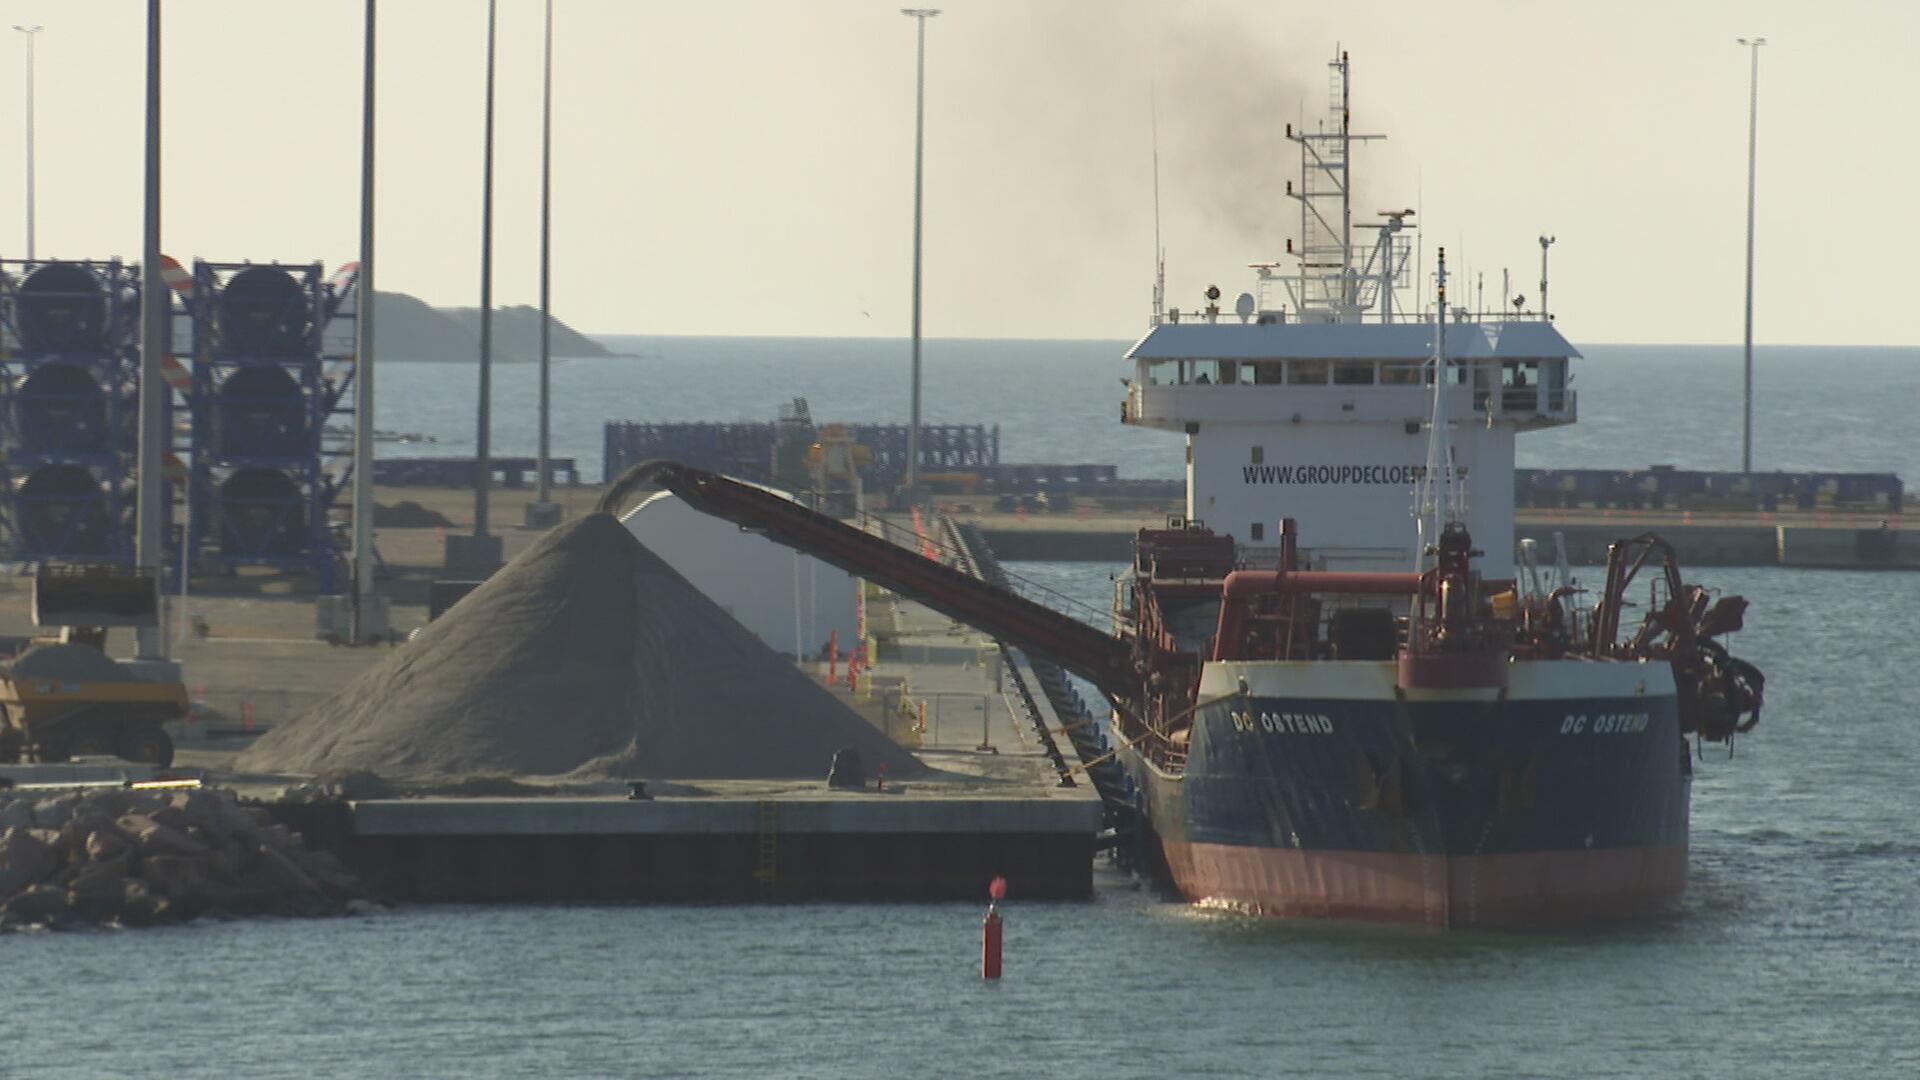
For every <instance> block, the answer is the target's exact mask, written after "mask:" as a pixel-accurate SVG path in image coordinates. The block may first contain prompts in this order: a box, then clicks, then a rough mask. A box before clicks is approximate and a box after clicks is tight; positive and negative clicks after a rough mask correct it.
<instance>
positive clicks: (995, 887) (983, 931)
mask: <svg viewBox="0 0 1920 1080" xmlns="http://www.w3.org/2000/svg"><path fill="white" fill-rule="evenodd" d="M987 896H988V898H989V899H988V901H987V917H986V918H984V919H982V920H981V921H980V977H981V978H982V979H997V978H999V977H1000V930H1001V926H1000V911H999V908H998V904H999V903H1000V901H1002V900H1005V899H1006V898H1007V879H1006V878H1003V877H996V878H994V879H993V882H992V884H990V885H988V886H987Z"/></svg>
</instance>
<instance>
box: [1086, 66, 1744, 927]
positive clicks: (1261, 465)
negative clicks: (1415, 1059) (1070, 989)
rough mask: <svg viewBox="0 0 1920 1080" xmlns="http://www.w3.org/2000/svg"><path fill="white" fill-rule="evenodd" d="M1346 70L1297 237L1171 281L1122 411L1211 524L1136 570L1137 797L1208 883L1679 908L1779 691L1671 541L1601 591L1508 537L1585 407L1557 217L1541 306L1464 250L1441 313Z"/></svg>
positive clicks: (1251, 898)
mask: <svg viewBox="0 0 1920 1080" xmlns="http://www.w3.org/2000/svg"><path fill="white" fill-rule="evenodd" d="M1330 74H1331V79H1330V83H1331V86H1332V88H1333V94H1332V97H1333V102H1332V108H1331V110H1330V114H1329V116H1328V118H1327V119H1326V120H1325V121H1324V122H1323V123H1321V124H1320V125H1317V126H1316V128H1315V129H1314V130H1311V131H1308V130H1299V131H1296V130H1294V129H1293V127H1292V125H1289V126H1288V129H1287V136H1288V138H1289V139H1290V141H1292V142H1293V143H1294V144H1296V146H1297V147H1298V149H1299V151H1300V157H1301V167H1300V175H1299V178H1298V180H1297V181H1296V182H1289V183H1287V185H1286V194H1287V195H1288V196H1289V197H1291V198H1292V199H1293V200H1294V201H1296V202H1297V203H1298V204H1299V208H1300V233H1299V239H1298V244H1297V246H1296V244H1295V242H1292V241H1290V242H1289V243H1288V254H1289V256H1291V261H1290V263H1288V264H1277V263H1263V264H1254V266H1253V270H1254V272H1255V283H1254V289H1253V291H1250V292H1247V293H1244V294H1242V295H1241V296H1240V297H1239V298H1238V300H1237V302H1236V303H1235V304H1234V305H1233V310H1232V312H1231V314H1223V313H1222V311H1221V306H1220V303H1219V300H1220V293H1219V290H1218V289H1217V288H1209V290H1208V293H1207V303H1206V304H1205V305H1204V306H1203V307H1201V308H1200V309H1199V310H1197V311H1194V312H1189V313H1182V312H1180V311H1179V310H1177V309H1173V310H1164V311H1163V310H1161V309H1160V296H1161V290H1160V288H1159V287H1158V286H1156V290H1155V310H1154V313H1153V318H1152V325H1151V328H1150V329H1149V331H1148V332H1147V334H1146V335H1145V336H1144V337H1142V338H1141V339H1140V340H1139V342H1138V343H1137V344H1136V345H1135V346H1134V347H1133V349H1132V350H1131V352H1130V353H1129V354H1128V355H1129V358H1130V359H1131V360H1132V362H1133V371H1132V376H1131V378H1130V379H1129V380H1128V391H1127V397H1126V401H1125V405H1124V407H1123V411H1122V421H1123V422H1125V423H1128V424H1133V425H1138V426H1141V427H1145V428H1151V429H1157V430H1161V431H1169V432H1175V433H1179V434H1182V435H1184V437H1185V439H1186V447H1187V454H1186V460H1187V503H1186V507H1185V517H1184V520H1178V521H1174V522H1171V523H1170V527H1169V528H1167V529H1164V530H1150V531H1146V532H1142V533H1141V534H1140V537H1139V540H1138V545H1137V549H1136V553H1135V560H1134V567H1133V573H1132V574H1131V575H1130V576H1128V577H1127V578H1125V579H1123V580H1121V581H1120V582H1119V587H1118V588H1117V590H1116V603H1115V621H1116V630H1117V632H1118V634H1119V636H1120V637H1122V638H1123V639H1125V640H1129V641H1131V642H1134V643H1135V646H1136V656H1137V657H1139V658H1141V660H1142V662H1143V664H1144V666H1145V667H1146V668H1147V669H1149V671H1150V674H1149V676H1148V678H1147V679H1146V680H1145V681H1144V683H1143V685H1142V687H1141V692H1140V694H1138V695H1137V696H1136V699H1135V700H1134V701H1132V702H1129V703H1128V706H1127V707H1124V708H1120V709H1117V710H1116V712H1115V720H1114V723H1115V730H1116V733H1117V734H1118V736H1119V738H1120V741H1121V747H1122V748H1121V751H1120V758H1121V760H1122V762H1123V763H1124V765H1125V768H1126V772H1127V775H1128V777H1129V778H1130V781H1131V787H1132V789H1133V798H1134V799H1135V800H1136V801H1137V802H1138V804H1139V807H1140V810H1141V813H1142V816H1143V817H1144V819H1145V821H1146V822H1147V824H1148V825H1149V826H1150V828H1151V831H1152V833H1153V834H1154V837H1155V839H1156V840H1157V849H1158V852H1159V854H1160V856H1161V858H1162V860H1163V861H1164V865H1165V870H1166V873H1167V875H1168V876H1169V878H1170V880H1171V881H1172V883H1173V885H1174V886H1175V887H1176V888H1177V889H1178V891H1179V892H1180V893H1181V894H1182V895H1183V896H1185V897H1186V898H1188V899H1189V900H1192V901H1195V902H1198V903H1204V904H1209V905H1219V906H1224V907H1229V908H1234V909H1241V910H1246V911H1251V912H1256V913H1260V914H1266V915H1277V916H1300V917H1330V918H1346V919H1360V920H1369V921H1389V922H1403V923H1418V924H1424V925H1428V926H1433V927H1444V928H1454V927H1495V926H1512V925H1526V924H1540V923H1567V922H1584V921H1591V920H1597V919H1606V918H1613V917H1622V916H1633V915H1643V914H1647V913H1651V912H1656V911H1659V910H1661V909H1664V908H1669V907H1671V906H1672V905H1674V904H1675V902H1676V901H1678V899H1679V898H1680V896H1681V894H1682V893H1683V891H1684V889H1685V887H1686V877H1687V853H1688V812H1689V793H1690V787H1691V783H1692V775H1693V769H1692V766H1693V761H1694V757H1695V752H1696V748H1697V745H1698V742H1699V741H1702V740H1706V741H1716V740H1717V741H1724V740H1728V739H1731V738H1732V737H1733V736H1734V735H1736V734H1738V733H1741V732H1744V731H1746V730H1748V729H1749V728H1750V727H1751V726H1752V724H1753V722H1754V721H1755V719H1756V718H1757V716H1758V711H1759V707H1760V702H1761V687H1762V679H1761V676H1760V673H1759V672H1758V671H1757V670H1755V669H1753V668H1752V667H1751V666H1750V665H1747V664H1745V663H1743V662H1741V661H1738V660H1735V659H1734V658H1732V657H1730V656H1728V655H1727V653H1726V650H1725V648H1724V647H1723V646H1722V645H1720V644H1719V643H1718V642H1717V641H1716V640H1715V639H1716V638H1717V637H1719V636H1721V635H1724V634H1726V633H1729V632H1731V631H1732V630H1734V629H1737V628H1738V627H1739V625H1740V621H1741V615H1742V612H1743V611H1744V609H1745V606H1746V604H1745V601H1744V600H1741V599H1740V598H1738V597H1723V598H1720V599H1719V600H1718V601H1717V602H1712V603H1710V602H1709V595H1708V593H1707V592H1706V591H1705V590H1703V589H1701V588H1699V587H1697V586H1692V585H1688V584H1686V583H1685V582H1684V581H1683V580H1682V579H1681V577H1680V574H1679V570H1678V568H1677V566H1676V565H1675V562H1674V559H1673V553H1672V550H1671V548H1670V547H1668V546H1667V545H1666V544H1665V543H1664V542H1662V541H1661V540H1660V539H1659V538H1658V537H1656V536H1652V535H1644V536H1640V537H1635V538H1632V539H1629V540H1624V541H1622V542H1621V543H1619V544H1616V545H1614V546H1613V548H1612V549H1611V552H1610V557H1609V562H1608V567H1607V571H1606V576H1605V581H1604V583H1603V584H1602V585H1601V586H1600V587H1599V589H1598V590H1597V593H1593V594H1589V593H1586V592H1584V591H1583V590H1582V589H1580V588H1579V586H1578V585H1577V584H1576V583H1575V582H1574V581H1573V579H1572V576H1571V574H1570V573H1569V571H1568V568H1567V567H1566V565H1565V560H1564V556H1563V557H1562V558H1560V559H1559V560H1549V559H1543V558H1542V557H1541V555H1540V554H1539V553H1538V549H1537V547H1536V546H1535V545H1534V544H1532V543H1531V542H1522V544H1521V545H1520V546H1519V550H1518V551H1515V550H1510V549H1508V548H1507V544H1508V543H1509V542H1510V541H1509V538H1511V537H1512V536H1513V535H1514V522H1513V512H1514V507H1513V501H1514V496H1513V492H1514V485H1513V470H1514V440H1515V437H1516V436H1517V435H1518V434H1520V433H1522V432H1531V431H1538V430H1543V429H1547V428H1552V427H1557V426H1561V425H1566V424H1571V423H1573V422H1575V420H1576V418H1577V412H1578V409H1577V406H1578V400H1577V394H1576V392H1575V391H1574V389H1573V388H1572V383H1573V370H1572V369H1573V365H1574V363H1575V361H1577V360H1578V359H1579V353H1578V351H1577V350H1575V349H1574V347H1573V346H1572V345H1571V344H1569V343H1568V342H1567V340H1566V339H1565V338H1564V337H1562V336H1561V335H1560V333H1559V331H1558V329H1557V328H1556V326H1555V324H1554V321H1553V319H1552V317H1551V316H1550V315H1549V314H1548V310H1547V307H1546V302H1545V301H1546V289H1547V278H1546V252H1547V245H1548V244H1550V243H1551V241H1550V240H1549V239H1548V238H1546V237H1542V238H1541V260H1542V261H1541V282H1540V293H1539V296H1538V297H1537V300H1538V304H1537V306H1530V305H1529V304H1528V302H1527V301H1526V300H1525V298H1524V297H1514V298H1511V299H1508V298H1505V297H1503V298H1502V300H1501V302H1500V305H1499V310H1498V311H1497V312H1495V313H1491V314H1490V313H1487V312H1483V311H1477V310H1473V309H1472V308H1471V307H1470V306H1467V305H1458V306H1449V304H1448V300H1447V280H1446V267H1445V254H1444V250H1441V251H1440V252H1439V258H1438V260H1437V268H1436V270H1435V271H1434V274H1433V277H1432V279H1430V280H1431V281H1432V284H1433V288H1432V290H1431V293H1432V295H1433V296H1434V300H1433V303H1432V304H1431V306H1430V309H1429V306H1428V305H1426V304H1421V303H1419V302H1418V301H1416V302H1415V303H1414V304H1413V305H1411V306H1405V307H1403V306H1402V295H1401V294H1402V293H1403V292H1407V291H1411V290H1409V289H1407V288H1406V286H1407V284H1408V281H1409V278H1410V277H1411V275H1410V273H1409V268H1410V265H1411V263H1412V254H1411V248H1412V246H1413V245H1412V244H1411V238H1412V234H1413V229H1414V227H1415V226H1414V223H1413V222H1412V221H1411V220H1410V219H1411V218H1412V216H1413V213H1412V211H1405V210H1395V211H1390V212H1386V213H1382V214H1381V215H1380V216H1379V218H1378V220H1376V221H1366V222H1356V221H1355V220H1354V219H1353V212H1352V197H1351V192H1352V187H1353V185H1352V168H1351V166H1352V163H1353V151H1354V149H1355V148H1356V146H1357V145H1358V144H1359V143H1361V142H1363V141H1368V140H1371V139H1374V138H1377V136H1370V135H1359V134H1355V133H1353V132H1352V131H1351V130H1350V122H1351V110H1350V108H1349V98H1348V94H1349V81H1348V80H1349V70H1348V60H1347V57H1346V55H1345V54H1344V53H1342V54H1339V55H1338V56H1337V57H1336V59H1335V60H1334V61H1333V62H1332V63H1331V65H1330ZM1368 233H1371V234H1372V236H1371V237H1370V241H1371V242H1359V240H1358V239H1357V238H1360V237H1366V235H1367V234H1368ZM1475 537H1484V538H1487V540H1488V543H1487V545H1486V550H1485V551H1484V552H1483V551H1480V550H1477V549H1476V547H1475V539H1474V538H1475ZM1555 562H1557V565H1553V564H1552V563H1555ZM1543 564H1545V565H1543ZM1648 568H1652V569H1653V570H1654V571H1656V572H1655V573H1652V574H1649V575H1647V577H1648V580H1646V581H1645V582H1644V583H1643V584H1642V585H1641V586H1640V588H1635V587H1634V582H1635V579H1636V577H1637V576H1638V575H1639V573H1640V571H1642V570H1646V569H1648ZM1642 590H1645V591H1642ZM1636 602H1638V603H1645V604H1646V605H1647V606H1646V607H1645V609H1644V613H1645V614H1646V616H1647V618H1646V621H1645V623H1644V624H1643V625H1641V626H1639V627H1638V628H1629V629H1628V631H1627V632H1625V633H1623V632H1622V629H1621V626H1620V622H1621V616H1622V612H1623V609H1625V608H1627V607H1629V606H1632V605H1633V604H1635V603H1636Z"/></svg>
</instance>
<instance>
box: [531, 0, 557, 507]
mask: <svg viewBox="0 0 1920 1080" xmlns="http://www.w3.org/2000/svg"><path fill="white" fill-rule="evenodd" d="M545 41H546V45H545V49H546V51H545V56H544V59H543V60H542V62H541V65H540V84H541V90H540V446H539V457H540V460H539V462H538V473H539V479H538V480H537V481H536V485H537V486H536V489H535V495H534V498H535V500H536V501H538V502H540V503H542V504H545V503H547V502H549V501H551V500H552V498H553V487H552V483H553V480H552V477H551V476H549V475H548V473H550V472H551V471H552V470H553V464H552V458H551V455H552V452H553V422H552V416H553V405H552V390H553V340H552V337H553V334H552V330H553V288H552V285H553V274H552V265H553V0H547V13H546V36H545Z"/></svg>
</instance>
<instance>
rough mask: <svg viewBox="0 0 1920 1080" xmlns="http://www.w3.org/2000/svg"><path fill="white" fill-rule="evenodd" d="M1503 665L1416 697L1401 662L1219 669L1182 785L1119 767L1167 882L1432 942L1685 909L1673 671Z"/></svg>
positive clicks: (1684, 782)
mask: <svg viewBox="0 0 1920 1080" xmlns="http://www.w3.org/2000/svg"><path fill="white" fill-rule="evenodd" d="M1510 668H1511V673H1512V676H1511V678H1510V681H1509V685H1508V687H1506V688H1504V689H1501V690H1495V689H1491V688H1489V689H1485V690H1454V691H1427V692H1421V691H1408V690H1404V689H1400V688H1398V687H1396V686H1394V685H1393V679H1394V674H1393V672H1394V667H1393V665H1392V664H1391V663H1368V662H1338V661H1316V662H1300V663H1284V662H1221V663H1213V664H1209V665H1207V669H1206V671H1205V673H1204V675H1203V677H1202V688H1201V697H1202V700H1210V699H1219V700H1211V703H1210V704H1208V705H1207V706H1205V707H1203V708H1202V709H1200V710H1199V711H1198V712H1197V713H1196V714H1195V721H1194V726H1193V729H1192V734H1191V736H1190V739H1189V744H1188V759H1187V762H1186V767H1185V768H1184V770H1179V771H1175V772H1169V771H1166V770H1163V769H1161V768H1160V767H1158V766H1156V765H1155V764H1153V763H1152V762H1150V761H1148V760H1147V759H1146V758H1145V757H1144V756H1143V755H1141V754H1139V753H1136V752H1132V751H1129V752H1125V753H1123V754H1122V755H1121V757H1122V760H1123V762H1124V763H1125V765H1126V767H1127V771H1128V774H1129V775H1130V776H1131V777H1132V778H1133V780H1134V783H1135V785H1136V788H1137V792H1138V795H1137V798H1138V800H1139V802H1140V809H1141V811H1142V812H1143V815H1144V817H1145V818H1146V820H1147V823H1148V825H1149V828H1150V830H1151V833H1152V837H1151V839H1152V840H1153V841H1155V842H1156V843H1157V849H1158V854H1159V856H1160V859H1161V861H1162V864H1163V867H1164V870H1165V872H1166V874H1167V876H1168V878H1169V880H1170V881H1171V883H1172V884H1173V886H1174V887H1175V889H1176V890H1177V891H1178V892H1179V893H1180V894H1181V896H1182V897H1184V898H1185V899H1187V900H1189V901H1191V902H1194V903H1198V904H1203V905H1207V906H1214V907H1222V908H1228V909H1233V910H1239V911H1245V912H1249V913H1254V914H1259V915H1266V916H1276V917H1283V918H1321V919H1343V920H1358V921H1365V922H1386V923H1404V924H1413V925H1420V926H1426V927H1431V928H1434V929H1474V928H1479V929H1500V928H1519V927H1534V926H1554V925H1570V924H1585V923H1594V922H1605V921H1612V920H1617V919H1629V918H1641V917H1646V916H1651V915H1658V914H1661V913H1664V912H1668V911H1671V910H1672V909H1674V908H1675V907H1677V906H1678V904H1679V902H1680V900H1681V898H1682V896H1683V895H1684V893H1685V891H1686V879H1687V855H1688V812H1689V800H1690V792H1691V786H1692V770H1691V768H1690V765H1689V762H1688V759H1687V747H1686V743H1685V742H1684V740H1683V739H1682V738H1681V734H1680V731H1679V722H1678V710H1677V707H1676V701H1675V698H1674V694H1673V684H1672V677H1671V674H1670V670H1669V669H1668V667H1667V666H1666V665H1665V664H1640V663H1610V662H1592V661H1531V662H1516V663H1514V664H1512V665H1510ZM1239 687H1245V689H1244V691H1241V692H1235V691H1236V690H1237V689H1238V688H1239ZM1210 691H1211V692H1210ZM1222 691H1224V692H1222Z"/></svg>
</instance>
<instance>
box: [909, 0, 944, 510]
mask: <svg viewBox="0 0 1920 1080" xmlns="http://www.w3.org/2000/svg"><path fill="white" fill-rule="evenodd" d="M900 14H902V15H905V16H907V17H908V18H910V19H912V20H913V21H914V24H915V29H916V31H917V34H916V36H917V38H918V47H917V50H916V56H917V62H916V65H915V69H914V81H913V87H914V91H913V420H912V425H911V426H910V427H908V428H907V498H908V499H913V498H914V497H915V492H917V491H918V490H919V486H920V198H921V179H922V176H923V175H924V164H923V162H924V158H925V148H926V131H927V20H928V19H931V18H933V17H934V16H935V15H938V14H940V12H939V9H937V8H901V9H900Z"/></svg>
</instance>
